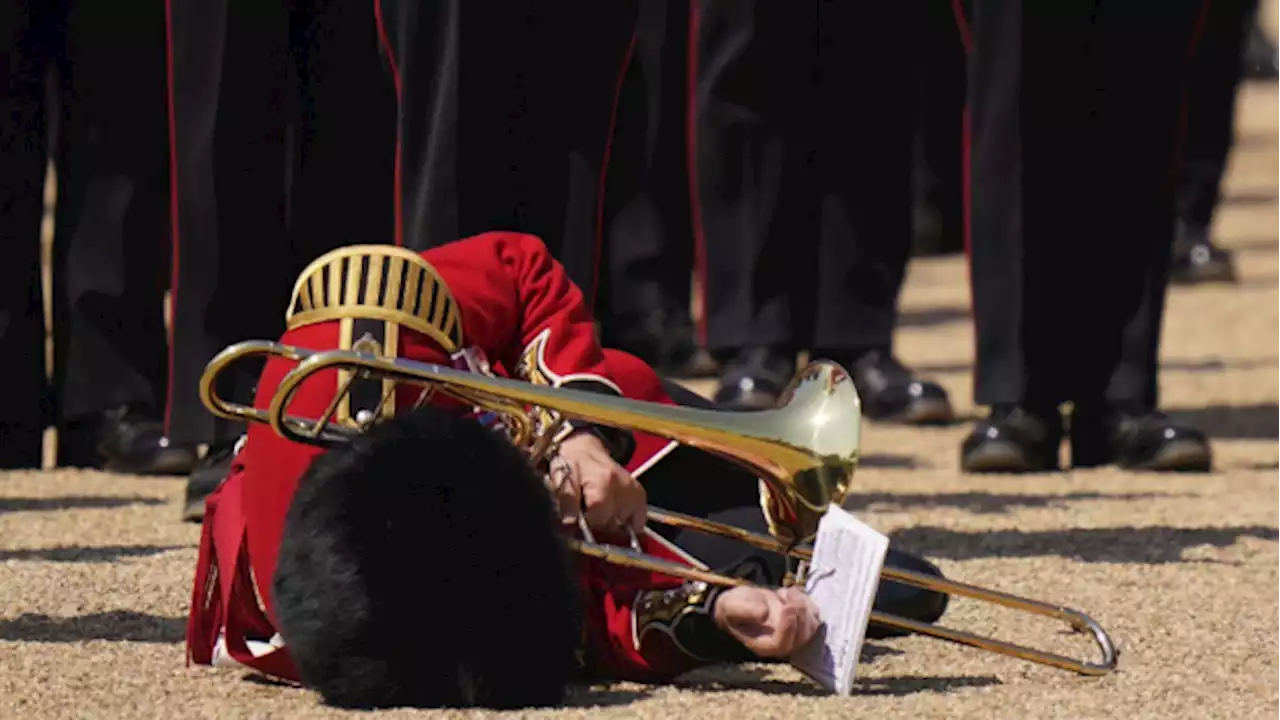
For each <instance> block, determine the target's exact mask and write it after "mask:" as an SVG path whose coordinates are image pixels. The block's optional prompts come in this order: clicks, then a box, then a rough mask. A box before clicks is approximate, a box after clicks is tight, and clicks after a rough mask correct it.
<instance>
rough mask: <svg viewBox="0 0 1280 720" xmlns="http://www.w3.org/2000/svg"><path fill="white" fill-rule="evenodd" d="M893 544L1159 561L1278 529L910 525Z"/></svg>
mask: <svg viewBox="0 0 1280 720" xmlns="http://www.w3.org/2000/svg"><path fill="white" fill-rule="evenodd" d="M889 537H890V540H891V542H892V543H893V546H894V547H897V548H900V549H902V550H908V551H910V552H914V553H918V554H921V555H924V556H926V557H929V558H943V559H948V560H971V559H975V558H1025V557H1046V556H1057V557H1063V558H1070V559H1073V560H1079V561H1081V562H1094V563H1140V564H1144V565H1162V564H1165V563H1177V562H1182V553H1183V551H1184V550H1187V549H1189V548H1193V547H1199V546H1202V545H1211V546H1213V547H1218V548H1223V547H1228V546H1230V545H1234V544H1235V543H1236V541H1238V540H1240V539H1241V538H1259V539H1262V540H1271V541H1275V540H1276V539H1277V538H1278V537H1280V531H1278V530H1277V529H1276V528H1274V527H1269V526H1266V525H1248V526H1243V527H1216V528H1210V527H1203V528H1176V527H1165V526H1156V527H1126V528H1090V529H1079V530H1044V531H1034V532H1024V531H1021V530H983V531H974V532H964V531H959V530H949V529H946V528H937V527H914V528H908V529H904V530H899V531H897V532H894V533H891V534H890V536H889Z"/></svg>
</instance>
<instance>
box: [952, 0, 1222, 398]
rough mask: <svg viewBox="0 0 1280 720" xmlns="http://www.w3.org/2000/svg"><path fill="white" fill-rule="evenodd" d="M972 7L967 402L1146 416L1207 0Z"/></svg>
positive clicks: (998, 1)
mask: <svg viewBox="0 0 1280 720" xmlns="http://www.w3.org/2000/svg"><path fill="white" fill-rule="evenodd" d="M972 5H973V12H972V14H971V16H970V20H969V25H970V27H971V30H972V42H973V45H972V51H971V55H970V58H969V98H970V112H971V129H972V165H971V183H970V185H971V188H972V201H973V204H972V214H971V223H972V225H971V232H972V258H971V260H972V277H973V304H974V314H975V321H976V330H977V373H976V379H975V382H976V389H975V399H976V400H977V401H978V403H979V404H983V405H993V404H999V403H1009V404H1013V403H1021V404H1023V405H1027V406H1030V407H1033V408H1036V409H1041V410H1047V409H1048V408H1052V407H1056V406H1057V405H1058V404H1059V403H1061V402H1064V401H1068V400H1071V401H1075V402H1076V403H1078V404H1080V403H1085V404H1094V405H1097V404H1100V403H1101V402H1102V400H1103V399H1104V398H1105V399H1106V400H1107V401H1109V402H1110V403H1111V404H1112V405H1117V406H1132V408H1131V409H1133V410H1137V411H1141V410H1144V409H1150V408H1154V407H1155V405H1156V366H1157V355H1158V353H1157V347H1158V344H1159V337H1160V322H1161V316H1162V312H1163V308H1164V297H1165V287H1166V285H1167V281H1168V264H1169V259H1170V252H1171V245H1172V239H1173V218H1174V206H1173V191H1174V187H1175V182H1176V170H1177V163H1176V161H1175V159H1176V156H1177V149H1178V139H1179V132H1178V131H1179V127H1178V126H1179V103H1180V100H1181V98H1182V80H1183V78H1184V72H1185V67H1186V60H1187V57H1188V52H1189V48H1190V45H1191V40H1192V38H1193V35H1194V33H1193V30H1194V28H1195V20H1196V14H1197V12H1198V11H1199V9H1200V5H1201V0H1176V1H1175V2H1169V3H1164V4H1162V5H1161V8H1160V12H1158V13H1152V12H1151V6H1150V4H1149V3H1143V2H1139V1H1138V0H1118V1H1116V2H1106V3H1097V4H1096V5H1095V4H1094V3H1085V4H1081V3H1032V2H1005V1H1003V0H975V2H974V3H972Z"/></svg>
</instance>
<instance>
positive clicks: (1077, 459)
mask: <svg viewBox="0 0 1280 720" xmlns="http://www.w3.org/2000/svg"><path fill="white" fill-rule="evenodd" d="M1208 1H1209V0H1178V1H1176V2H1169V3H1166V4H1165V6H1164V7H1163V8H1162V11H1161V12H1160V13H1157V14H1155V15H1152V14H1151V13H1150V12H1149V10H1150V7H1149V6H1147V5H1144V4H1143V3H1141V2H1139V0H1128V1H1127V2H1121V3H1115V4H1107V5H1104V6H1102V7H1101V8H1100V9H1099V11H1098V13H1097V18H1096V22H1095V25H1094V27H1095V28H1096V32H1099V33H1100V35H1101V36H1100V37H1098V38H1097V40H1096V46H1095V47H1097V48H1098V50H1097V51H1096V55H1095V57H1098V58H1100V59H1101V67H1102V70H1103V71H1104V72H1105V73H1106V75H1105V78H1106V85H1105V86H1103V87H1104V90H1103V91H1102V92H1100V93H1097V94H1096V95H1095V98H1096V99H1095V103H1096V104H1095V106H1094V110H1095V114H1094V116H1093V122H1092V123H1090V124H1089V125H1087V126H1086V127H1088V128H1089V130H1090V131H1091V132H1090V138H1089V140H1090V142H1089V145H1088V147H1089V151H1090V155H1089V156H1087V157H1088V158H1089V160H1091V168H1092V169H1093V170H1094V172H1095V174H1094V177H1093V178H1092V182H1091V183H1090V184H1089V185H1088V186H1087V187H1086V188H1085V189H1086V196H1085V197H1086V199H1087V200H1088V203H1089V205H1090V206H1092V207H1094V208H1097V214H1096V215H1094V216H1092V217H1091V218H1089V219H1090V221H1091V225H1090V226H1089V227H1087V228H1086V229H1085V230H1086V231H1085V233H1084V235H1083V239H1082V240H1083V241H1082V242H1080V243H1079V245H1078V246H1077V247H1076V249H1075V253H1076V255H1075V261H1076V262H1075V263H1073V264H1072V265H1071V266H1070V267H1071V269H1072V271H1073V273H1074V277H1075V278H1077V279H1078V278H1081V277H1088V278H1089V279H1090V282H1089V284H1088V287H1087V289H1085V288H1084V287H1082V286H1081V285H1080V284H1079V283H1077V285H1076V291H1075V293H1074V298H1073V300H1074V302H1076V303H1077V304H1078V305H1079V306H1085V305H1086V303H1088V304H1094V305H1096V306H1098V307H1100V308H1105V312H1103V313H1101V314H1097V315H1095V314H1094V313H1091V312H1082V313H1079V314H1077V315H1076V320H1077V325H1076V327H1075V328H1073V329H1074V343H1073V345H1074V347H1076V348H1087V352H1086V353H1082V354H1080V355H1077V357H1076V365H1077V367H1076V368H1075V373H1073V375H1072V377H1073V379H1074V380H1075V387H1074V388H1073V393H1072V400H1073V402H1074V409H1073V411H1072V415H1071V458H1072V465H1073V466H1074V467H1087V466H1094V465H1101V464H1115V465H1120V466H1122V467H1134V468H1141V469H1147V470H1164V471H1202V470H1203V471H1207V470H1208V469H1209V467H1210V465H1211V461H1212V457H1211V449H1210V446H1209V442H1208V440H1207V439H1206V438H1205V436H1204V435H1203V434H1202V433H1200V432H1199V431H1197V430H1195V429H1193V428H1189V427H1183V426H1179V425H1177V424H1175V423H1173V422H1171V421H1170V420H1168V419H1166V418H1164V417H1163V416H1161V415H1159V414H1158V413H1157V412H1156V411H1157V410H1158V408H1159V393H1158V380H1159V355H1160V332H1161V325H1162V320H1163V316H1164V302H1165V296H1166V290H1167V287H1168V281H1169V264H1170V260H1171V258H1172V255H1173V239H1174V224H1175V216H1176V212H1175V190H1176V188H1177V179H1178V177H1179V175H1180V174H1181V171H1182V163H1183V162H1184V158H1185V155H1184V152H1183V143H1184V142H1185V135H1184V132H1185V131H1184V128H1183V123H1182V118H1183V115H1184V105H1183V103H1184V102H1185V91H1186V86H1187V80H1188V77H1189V68H1190V65H1191V63H1192V62H1193V61H1194V58H1195V54H1196V51H1197V50H1198V47H1199V41H1200V40H1201V38H1202V35H1201V32H1202V29H1203V26H1202V25H1201V22H1200V20H1199V19H1200V18H1202V17H1204V13H1205V12H1206V10H1207V7H1208ZM1108 250H1110V252H1109V253H1108V252H1107V251H1108ZM1101 257H1105V258H1106V261H1105V262H1102V263H1099V262H1097V259H1098V258H1101Z"/></svg>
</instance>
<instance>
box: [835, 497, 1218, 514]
mask: <svg viewBox="0 0 1280 720" xmlns="http://www.w3.org/2000/svg"><path fill="white" fill-rule="evenodd" d="M1169 497H1194V495H1193V494H1192V493H1178V494H1168V493H1098V492H1073V493H1066V494H1063V495H1016V494H1010V493H984V492H963V493H914V494H913V493H858V494H857V495H855V496H853V497H851V498H849V501H848V502H846V503H845V508H846V509H847V510H851V511H859V510H876V511H885V510H895V509H905V508H957V509H960V510H964V511H966V512H971V513H974V514H978V515H990V514H996V513H1007V512H1010V511H1012V510H1016V509H1021V508H1062V507H1066V506H1067V505H1068V504H1070V503H1073V502H1082V501H1087V500H1116V501H1127V500H1149V499H1153V498H1169Z"/></svg>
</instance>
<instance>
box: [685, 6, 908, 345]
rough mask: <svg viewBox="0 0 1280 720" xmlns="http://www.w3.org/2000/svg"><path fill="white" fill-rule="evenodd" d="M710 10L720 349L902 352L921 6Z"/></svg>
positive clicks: (706, 86)
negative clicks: (896, 344) (897, 331)
mask: <svg viewBox="0 0 1280 720" xmlns="http://www.w3.org/2000/svg"><path fill="white" fill-rule="evenodd" d="M699 5H700V8H701V18H700V30H699V37H698V41H699V45H700V49H699V53H698V89H697V100H698V102H699V105H698V112H699V120H698V129H697V146H698V147H697V156H698V166H697V167H698V170H697V171H698V175H699V179H698V195H699V200H700V209H701V217H702V231H703V233H704V236H705V241H706V257H707V270H708V273H707V278H706V300H707V306H706V313H707V340H708V346H709V347H711V348H712V349H717V350H724V349H732V348H740V347H744V346H758V345H775V346H784V347H785V346H793V347H794V346H800V347H805V346H808V347H810V348H814V349H818V350H821V351H828V350H830V351H836V352H838V353H848V352H850V351H856V350H859V349H863V348H868V347H882V348H887V347H888V346H889V345H890V343H891V340H892V332H893V327H894V324H895V320H896V306H897V298H898V293H899V290H900V289H901V285H902V279H903V273H904V270H905V266H906V261H907V256H908V253H909V251H910V244H911V237H910V236H911V177H910V176H911V158H912V141H913V131H914V124H913V117H914V108H915V84H914V61H915V59H916V56H915V50H914V43H913V42H912V40H913V39H914V38H916V37H917V33H916V32H915V30H914V27H913V25H912V23H913V20H912V18H913V12H914V4H913V3H910V2H886V3H847V2H845V3H842V2H812V3H794V2H787V3H780V2H766V1H763V0H760V1H757V2H749V1H745V0H701V1H700V3H699ZM810 319H812V325H810V324H809V322H808V321H809V320H810Z"/></svg>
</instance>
